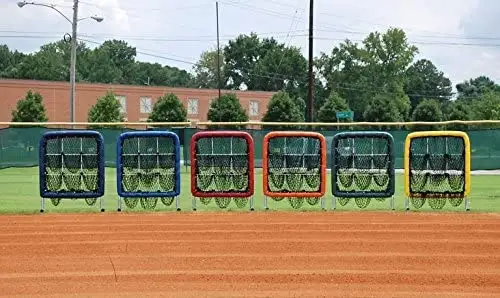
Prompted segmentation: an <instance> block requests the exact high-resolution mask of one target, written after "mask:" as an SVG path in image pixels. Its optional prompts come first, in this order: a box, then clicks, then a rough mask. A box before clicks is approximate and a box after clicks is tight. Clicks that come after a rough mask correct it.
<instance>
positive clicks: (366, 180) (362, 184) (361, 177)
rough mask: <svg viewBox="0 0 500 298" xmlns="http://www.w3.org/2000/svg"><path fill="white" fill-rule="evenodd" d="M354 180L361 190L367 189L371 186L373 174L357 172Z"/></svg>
mask: <svg viewBox="0 0 500 298" xmlns="http://www.w3.org/2000/svg"><path fill="white" fill-rule="evenodd" d="M354 182H355V183H356V186H357V187H359V188H360V189H361V190H367V189H368V187H370V184H372V175H371V174H369V173H358V174H355V176H354ZM360 208H361V207H360Z"/></svg>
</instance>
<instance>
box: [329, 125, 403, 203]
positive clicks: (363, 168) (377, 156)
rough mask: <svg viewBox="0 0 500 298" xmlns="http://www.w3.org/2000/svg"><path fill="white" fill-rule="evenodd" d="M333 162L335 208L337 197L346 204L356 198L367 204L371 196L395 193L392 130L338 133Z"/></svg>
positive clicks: (380, 198) (357, 201)
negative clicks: (389, 131)
mask: <svg viewBox="0 0 500 298" xmlns="http://www.w3.org/2000/svg"><path fill="white" fill-rule="evenodd" d="M332 162H333V166H332V193H333V196H334V208H335V206H336V201H337V200H338V202H339V204H340V205H341V206H345V205H347V204H348V203H349V200H350V199H354V201H355V203H356V205H357V206H358V208H366V207H368V205H369V204H370V202H371V200H372V198H375V199H376V200H378V201H385V200H386V198H389V197H392V196H393V195H394V185H395V181H394V180H395V171H394V140H393V138H392V136H391V135H390V134H388V133H384V132H346V133H339V134H337V135H335V136H334V138H333V140H332ZM337 198H338V199H337ZM391 203H393V202H391ZM392 206H393V205H392Z"/></svg>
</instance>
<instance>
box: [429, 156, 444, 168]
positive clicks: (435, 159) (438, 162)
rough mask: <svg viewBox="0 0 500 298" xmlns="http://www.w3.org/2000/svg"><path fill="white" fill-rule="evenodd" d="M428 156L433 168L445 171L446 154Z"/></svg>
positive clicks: (430, 166)
mask: <svg viewBox="0 0 500 298" xmlns="http://www.w3.org/2000/svg"><path fill="white" fill-rule="evenodd" d="M428 158H429V168H430V169H431V170H434V171H444V170H445V169H446V157H445V156H444V155H435V156H434V155H431V156H429V157H428Z"/></svg>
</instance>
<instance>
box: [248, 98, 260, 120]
mask: <svg viewBox="0 0 500 298" xmlns="http://www.w3.org/2000/svg"><path fill="white" fill-rule="evenodd" d="M249 110H250V116H259V102H258V101H254V100H251V101H250V103H249Z"/></svg>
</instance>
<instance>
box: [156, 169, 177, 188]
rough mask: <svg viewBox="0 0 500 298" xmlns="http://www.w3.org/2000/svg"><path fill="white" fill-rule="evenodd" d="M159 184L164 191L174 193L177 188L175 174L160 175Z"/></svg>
mask: <svg viewBox="0 0 500 298" xmlns="http://www.w3.org/2000/svg"><path fill="white" fill-rule="evenodd" d="M159 182H160V187H161V190H162V191H173V190H174V188H175V174H173V173H170V174H167V173H166V174H160V175H159Z"/></svg>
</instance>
